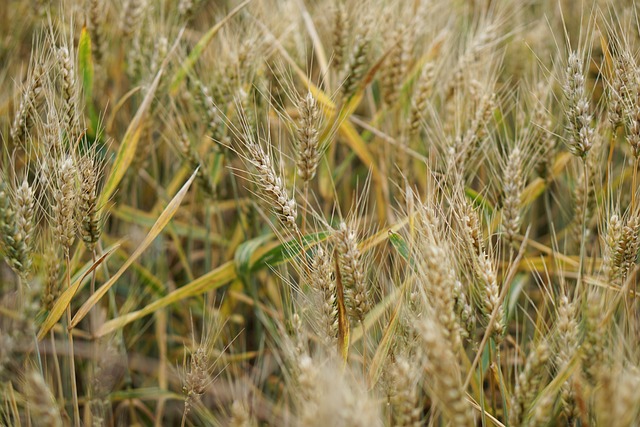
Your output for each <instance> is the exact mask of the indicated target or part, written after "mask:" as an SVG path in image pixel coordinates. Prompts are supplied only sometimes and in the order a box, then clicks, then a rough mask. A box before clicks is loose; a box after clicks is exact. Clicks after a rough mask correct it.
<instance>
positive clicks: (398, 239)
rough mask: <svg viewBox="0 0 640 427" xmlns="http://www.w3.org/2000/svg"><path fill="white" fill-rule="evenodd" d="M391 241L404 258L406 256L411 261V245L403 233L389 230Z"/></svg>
mask: <svg viewBox="0 0 640 427" xmlns="http://www.w3.org/2000/svg"><path fill="white" fill-rule="evenodd" d="M389 241H390V242H391V245H392V246H393V247H394V248H395V249H396V250H397V251H398V253H399V254H400V256H402V258H404V259H405V260H406V261H410V259H411V256H410V254H409V246H408V245H407V242H406V241H405V240H404V239H403V238H402V236H401V235H399V234H398V233H394V232H393V231H391V230H389Z"/></svg>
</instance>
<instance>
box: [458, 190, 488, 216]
mask: <svg viewBox="0 0 640 427" xmlns="http://www.w3.org/2000/svg"><path fill="white" fill-rule="evenodd" d="M464 194H465V195H466V196H467V198H468V199H469V200H470V201H471V203H472V204H473V206H475V207H476V208H479V209H482V210H483V211H484V212H485V213H486V214H487V215H489V216H491V215H492V214H493V210H494V209H495V208H494V207H493V205H492V204H491V202H490V201H488V200H487V199H486V198H485V197H484V196H482V194H480V193H478V192H477V191H475V190H474V189H473V188H469V187H466V188H465V189H464Z"/></svg>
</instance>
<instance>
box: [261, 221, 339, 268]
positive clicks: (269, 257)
mask: <svg viewBox="0 0 640 427" xmlns="http://www.w3.org/2000/svg"><path fill="white" fill-rule="evenodd" d="M329 236H330V232H328V231H321V232H318V233H312V234H307V235H306V236H303V237H302V244H303V246H304V249H305V250H307V249H309V248H310V247H312V246H314V245H315V244H317V243H320V242H322V241H323V240H326V239H327V238H328V237H329ZM300 252H301V250H300V243H299V242H298V241H297V240H292V241H289V242H285V243H282V244H279V245H278V246H276V247H274V248H273V249H271V250H269V251H267V252H265V253H264V254H262V256H260V258H258V259H257V260H256V261H255V262H254V263H253V264H252V265H251V271H257V270H259V269H261V268H263V267H265V266H275V265H278V264H282V263H284V262H287V261H289V260H291V259H293V258H295V257H296V256H298V255H299V254H300Z"/></svg>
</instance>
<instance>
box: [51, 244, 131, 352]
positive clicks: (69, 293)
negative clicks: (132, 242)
mask: <svg viewBox="0 0 640 427" xmlns="http://www.w3.org/2000/svg"><path fill="white" fill-rule="evenodd" d="M119 246H120V245H119V244H116V245H114V246H113V247H111V248H110V249H109V250H108V251H107V252H105V253H104V254H103V255H102V256H101V257H100V258H98V259H97V260H96V261H95V262H94V263H93V264H92V265H91V267H90V268H89V269H88V270H87V271H85V272H84V273H82V275H81V276H80V277H79V278H78V279H77V280H76V281H75V282H74V283H73V284H72V285H71V286H69V287H68V288H67V289H66V290H65V291H64V292H63V293H62V295H60V296H59V297H58V299H57V300H56V303H55V304H54V306H53V308H52V309H51V311H50V312H49V315H48V316H47V318H46V319H45V320H44V323H43V324H42V326H41V327H40V331H39V332H38V339H39V340H41V339H43V338H44V337H45V336H46V335H47V333H48V332H49V331H50V330H51V328H53V327H54V326H55V324H56V323H58V320H60V318H61V317H62V315H63V314H64V312H65V311H66V310H67V307H68V306H69V304H70V303H71V300H72V299H73V296H74V295H75V294H76V292H78V289H79V288H80V285H81V284H82V281H83V280H84V279H85V278H86V277H87V276H88V275H89V274H91V272H93V271H94V270H95V269H96V268H98V266H99V265H100V264H102V263H103V262H104V260H106V259H107V258H108V257H109V256H110V255H111V254H112V253H113V252H114V251H115V250H116V249H117V248H118V247H119Z"/></svg>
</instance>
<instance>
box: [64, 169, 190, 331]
mask: <svg viewBox="0 0 640 427" xmlns="http://www.w3.org/2000/svg"><path fill="white" fill-rule="evenodd" d="M197 172H198V171H197V170H196V171H195V172H194V173H193V175H191V178H189V180H188V181H187V182H186V183H185V184H184V186H183V187H182V189H181V190H180V191H179V192H178V194H176V196H175V197H174V198H173V200H171V202H169V204H168V205H167V207H166V208H165V210H164V211H163V212H162V213H161V214H160V216H159V217H158V220H157V221H156V223H155V224H153V227H151V230H149V234H147V236H146V237H145V238H144V240H142V243H140V246H138V248H137V249H136V250H135V251H134V252H133V254H132V255H131V256H130V257H129V259H127V261H125V263H124V264H123V265H122V267H120V270H118V272H117V273H116V274H115V275H114V276H113V277H111V279H109V281H107V283H105V284H104V285H102V286H101V287H100V289H98V290H97V291H96V292H95V293H94V294H93V295H91V296H90V297H89V299H88V300H87V301H86V302H85V303H84V304H83V305H82V307H80V309H79V310H78V312H77V313H76V315H75V316H74V317H73V319H72V320H71V324H70V325H69V328H74V327H75V326H76V325H78V323H80V321H81V320H82V319H83V318H84V317H85V316H86V315H87V313H89V311H90V310H91V308H93V306H94V305H96V304H97V302H98V301H100V299H101V298H102V297H103V296H104V295H105V294H106V293H107V291H108V290H109V289H110V288H111V287H112V286H113V285H114V284H115V283H116V282H117V281H118V279H119V278H120V276H122V274H124V272H125V271H126V270H127V268H129V266H131V264H133V263H134V262H135V261H136V260H137V259H138V257H140V255H142V252H144V250H145V249H147V247H148V246H149V245H150V244H151V242H153V241H154V240H155V238H156V237H158V235H159V234H160V232H161V231H162V230H163V229H164V228H165V227H166V226H167V224H168V223H169V221H170V220H171V218H172V217H173V215H174V214H175V213H176V211H177V210H178V208H179V207H180V203H182V199H183V198H184V196H185V195H186V194H187V191H188V190H189V187H190V186H191V183H192V182H193V180H194V179H195V177H196V173H197Z"/></svg>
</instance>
